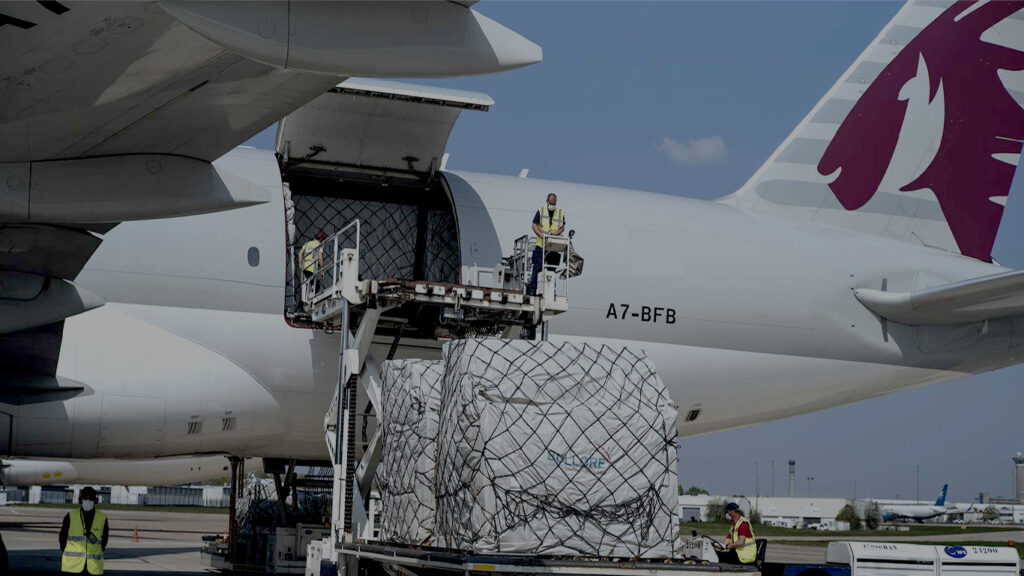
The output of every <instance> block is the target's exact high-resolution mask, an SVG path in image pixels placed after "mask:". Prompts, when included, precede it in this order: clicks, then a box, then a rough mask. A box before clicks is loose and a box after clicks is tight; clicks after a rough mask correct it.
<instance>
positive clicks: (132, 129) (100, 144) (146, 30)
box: [0, 2, 337, 162]
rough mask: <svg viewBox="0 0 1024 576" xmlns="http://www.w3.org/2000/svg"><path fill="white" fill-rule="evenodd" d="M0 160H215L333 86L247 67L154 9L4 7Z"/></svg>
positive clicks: (123, 5) (307, 76)
mask: <svg viewBox="0 0 1024 576" xmlns="http://www.w3.org/2000/svg"><path fill="white" fill-rule="evenodd" d="M0 16H2V17H3V20H0V21H2V22H3V23H4V26H3V27H2V28H0V30H2V33H0V139H2V141H3V142H4V146H3V147H0V162H32V161H42V160H56V159H68V158H80V157H89V156H109V155H117V154H137V153H139V152H146V153H154V154H176V155H181V156H187V157H190V158H196V159H201V160H206V161H212V160H214V159H216V158H218V157H219V156H221V155H223V154H224V153H225V152H227V151H228V150H230V149H231V148H233V147H234V146H237V145H238V144H240V143H241V142H244V141H245V140H246V139H248V138H249V137H251V136H252V135H253V134H255V133H257V132H258V131H260V130H262V129H263V128H266V127H267V126H269V125H270V124H272V123H274V122H275V121H277V120H278V119H279V118H281V117H282V116H284V115H285V114H287V113H288V112H290V111H291V110H294V109H295V108H298V107H299V106H301V105H302V104H305V103H306V102H308V101H309V100H311V99H313V98H315V97H316V96H317V95H318V94H321V93H323V92H324V91H326V90H328V89H329V88H330V87H332V86H333V85H334V84H335V83H337V77H329V76H324V75H317V74H311V73H307V72H295V71H291V70H285V69H279V68H274V67H271V66H268V65H266V64H261V63H258V62H255V61H252V60H249V59H247V58H245V57H243V56H240V55H238V54H236V53H233V52H231V51H230V50H228V49H226V48H224V47H222V46H220V45H218V44H217V43H215V42H213V41H211V40H209V39H207V38H205V37H203V36H201V35H200V34H197V33H196V32H194V31H193V30H191V29H189V28H188V27H186V26H185V25H183V24H182V23H181V22H179V21H178V20H176V19H175V18H173V17H172V16H170V15H169V14H168V13H167V12H165V11H164V10H163V9H161V8H160V7H158V6H157V5H156V4H154V3H151V2H96V3H92V2H87V3H67V4H64V3H60V2H3V3H0Z"/></svg>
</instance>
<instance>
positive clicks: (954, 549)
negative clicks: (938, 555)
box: [944, 546, 967, 558]
mask: <svg viewBox="0 0 1024 576" xmlns="http://www.w3.org/2000/svg"><path fill="white" fill-rule="evenodd" d="M944 551H945V552H946V556H949V557H950V558H963V557H964V556H967V550H965V549H964V547H963V546H946V548H945V549H944Z"/></svg>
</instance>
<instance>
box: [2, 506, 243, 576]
mask: <svg viewBox="0 0 1024 576" xmlns="http://www.w3.org/2000/svg"><path fill="white" fill-rule="evenodd" d="M66 512H67V509H58V508H36V507H19V506H8V507H0V532H2V534H3V539H4V544H5V545H6V546H7V553H8V555H9V557H10V568H11V571H10V574H59V572H60V553H59V551H58V546H57V533H58V532H59V531H60V525H61V521H62V519H63V518H64V514H65V513H66ZM104 512H105V513H106V514H107V519H108V521H109V523H110V540H109V543H108V544H107V551H106V555H105V556H106V558H105V572H106V573H112V574H117V575H119V576H131V575H135V574H139V575H151V574H153V573H162V574H171V575H175V574H201V573H208V572H209V571H208V570H206V569H205V568H204V566H203V564H202V563H201V562H200V558H199V548H200V547H201V546H202V536H203V535H205V534H216V533H218V532H224V531H225V530H227V525H228V516H227V514H191V513H180V512H178V513H175V512H155V511H148V510H139V511H136V510H105V511H104ZM136 529H137V530H138V533H139V541H138V542H133V541H132V536H133V533H134V530H136Z"/></svg>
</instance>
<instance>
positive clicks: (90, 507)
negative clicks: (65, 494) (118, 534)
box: [59, 486, 110, 575]
mask: <svg viewBox="0 0 1024 576" xmlns="http://www.w3.org/2000/svg"><path fill="white" fill-rule="evenodd" d="M98 501H99V498H98V497H97V496H96V491H95V490H93V489H92V487H91V486H86V487H85V488H82V492H81V493H80V494H79V495H78V502H79V504H80V506H79V507H78V508H76V509H74V510H72V511H71V512H68V513H67V514H65V515H64V523H63V524H62V525H61V527H60V536H59V539H60V550H61V557H60V571H61V572H65V573H69V574H94V575H99V574H103V551H104V550H105V549H106V548H107V537H108V535H109V533H110V527H109V526H108V525H107V515H106V514H104V513H103V512H100V511H99V510H97V509H96V503H97V502H98Z"/></svg>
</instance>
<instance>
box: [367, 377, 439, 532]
mask: <svg viewBox="0 0 1024 576" xmlns="http://www.w3.org/2000/svg"><path fill="white" fill-rule="evenodd" d="M443 373H444V365H443V364H442V363H441V362H439V361H429V360H393V361H390V362H384V363H383V365H382V370H381V380H382V383H381V389H382V390H381V394H382V398H381V404H382V409H381V412H382V414H381V422H380V425H381V435H382V436H381V440H382V447H383V448H382V452H381V461H380V478H379V480H380V481H379V486H380V488H381V497H382V503H381V504H382V506H381V528H380V538H381V539H382V540H384V541H387V542H396V543H403V544H423V543H427V542H429V540H430V538H431V536H432V534H433V531H434V461H435V458H436V453H437V447H436V440H437V423H438V413H439V411H440V393H441V390H440V387H441V376H442V375H443Z"/></svg>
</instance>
